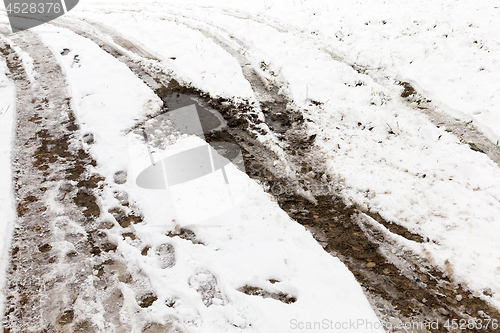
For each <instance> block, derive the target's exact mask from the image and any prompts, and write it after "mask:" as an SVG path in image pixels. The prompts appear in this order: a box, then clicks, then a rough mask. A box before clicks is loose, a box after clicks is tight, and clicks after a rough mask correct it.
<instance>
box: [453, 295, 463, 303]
mask: <svg viewBox="0 0 500 333" xmlns="http://www.w3.org/2000/svg"><path fill="white" fill-rule="evenodd" d="M455 299H456V300H457V301H458V302H460V301H461V300H462V299H463V297H462V295H457V296H455Z"/></svg>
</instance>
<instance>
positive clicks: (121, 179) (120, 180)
mask: <svg viewBox="0 0 500 333" xmlns="http://www.w3.org/2000/svg"><path fill="white" fill-rule="evenodd" d="M113 178H114V181H115V183H116V184H119V185H123V184H125V183H126V182H127V173H126V172H125V171H118V172H117V173H115V175H114V177H113Z"/></svg>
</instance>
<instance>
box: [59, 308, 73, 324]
mask: <svg viewBox="0 0 500 333" xmlns="http://www.w3.org/2000/svg"><path fill="white" fill-rule="evenodd" d="M74 317H75V312H74V311H73V310H66V311H64V313H63V314H62V315H61V317H60V318H59V320H58V321H57V322H58V323H59V324H60V325H66V324H71V323H72V322H73V318H74Z"/></svg>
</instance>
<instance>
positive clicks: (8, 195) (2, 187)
mask: <svg viewBox="0 0 500 333" xmlns="http://www.w3.org/2000/svg"><path fill="white" fill-rule="evenodd" d="M7 71H8V68H7V64H6V63H5V61H4V60H3V59H0V142H1V143H2V144H1V145H0V235H1V237H0V251H1V252H0V284H1V285H2V286H4V285H5V272H6V270H7V267H8V265H9V249H10V235H11V234H12V229H13V227H14V220H15V216H16V210H15V204H14V195H13V187H12V168H11V164H12V161H11V147H12V140H13V136H14V127H13V124H14V114H15V111H16V102H15V89H14V85H13V84H12V82H11V81H10V79H9V78H8V77H7V76H6V73H7ZM2 290H3V288H2V289H0V297H2V299H3V298H4V295H3V292H1V291H2ZM0 313H4V303H3V302H1V304H0Z"/></svg>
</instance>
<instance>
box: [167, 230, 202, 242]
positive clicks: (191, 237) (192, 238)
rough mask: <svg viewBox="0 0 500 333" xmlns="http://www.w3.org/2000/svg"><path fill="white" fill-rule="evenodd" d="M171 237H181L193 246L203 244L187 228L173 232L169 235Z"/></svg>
mask: <svg viewBox="0 0 500 333" xmlns="http://www.w3.org/2000/svg"><path fill="white" fill-rule="evenodd" d="M167 236H169V237H179V238H182V239H185V240H188V241H190V242H191V243H193V244H203V242H202V241H200V240H199V239H198V238H197V237H196V234H195V233H194V231H192V230H190V229H186V228H181V229H180V230H179V231H178V232H175V230H174V231H171V232H169V233H168V234H167Z"/></svg>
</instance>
